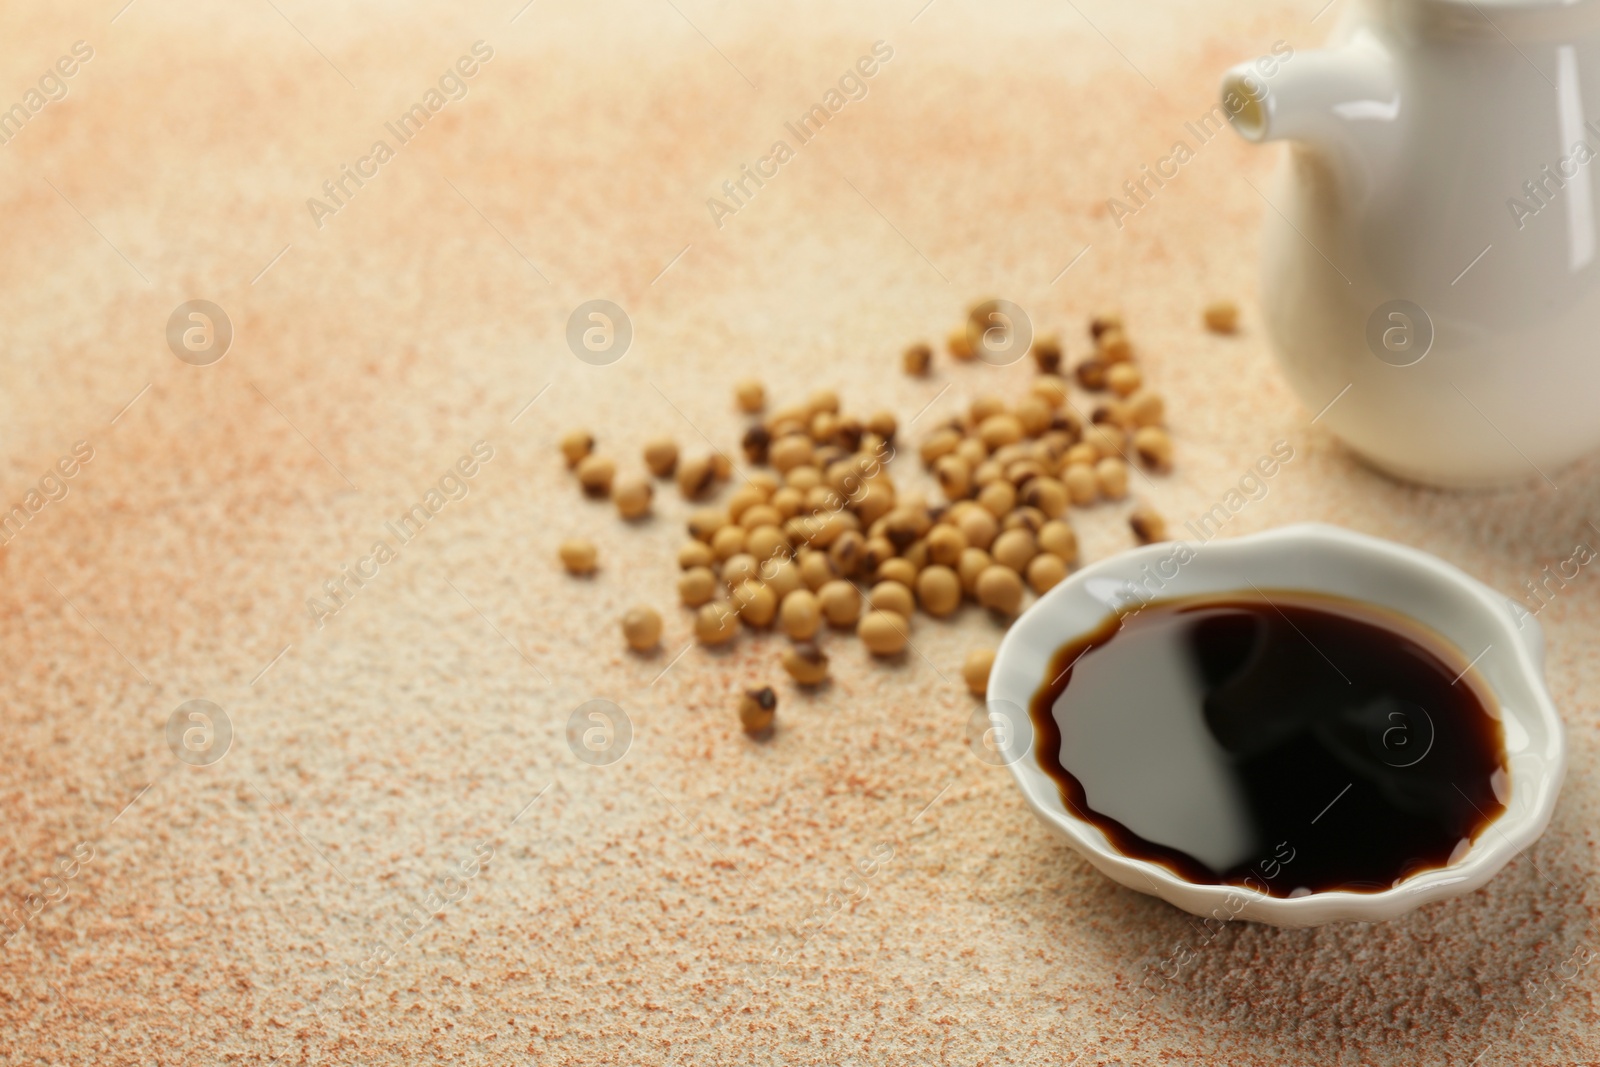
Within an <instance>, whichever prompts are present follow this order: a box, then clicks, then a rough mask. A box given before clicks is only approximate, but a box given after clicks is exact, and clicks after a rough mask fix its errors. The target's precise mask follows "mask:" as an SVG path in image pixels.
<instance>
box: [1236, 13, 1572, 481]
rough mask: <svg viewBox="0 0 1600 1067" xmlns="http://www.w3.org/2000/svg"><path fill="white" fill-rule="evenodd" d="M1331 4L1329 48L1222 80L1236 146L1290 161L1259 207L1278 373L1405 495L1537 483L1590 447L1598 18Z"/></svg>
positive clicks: (1250, 67) (1252, 66) (1245, 68)
mask: <svg viewBox="0 0 1600 1067" xmlns="http://www.w3.org/2000/svg"><path fill="white" fill-rule="evenodd" d="M1342 6H1343V7H1344V8H1345V12H1344V15H1343V18H1342V21H1341V22H1340V23H1339V25H1338V27H1337V29H1336V30H1335V31H1334V33H1333V36H1332V39H1331V41H1330V43H1329V44H1328V46H1327V47H1326V48H1324V49H1322V50H1316V51H1313V50H1301V49H1298V48H1297V49H1295V50H1294V52H1293V54H1292V55H1290V56H1289V57H1287V58H1285V57H1284V56H1283V55H1282V54H1281V53H1280V54H1279V55H1277V56H1271V57H1264V60H1266V61H1252V62H1250V63H1244V64H1240V65H1239V66H1238V67H1235V68H1234V69H1233V70H1231V71H1229V72H1228V73H1227V75H1226V76H1225V77H1224V79H1223V99H1224V106H1225V108H1226V109H1227V110H1229V111H1230V121H1231V122H1232V123H1233V125H1234V127H1235V128H1236V129H1237V130H1238V131H1239V132H1240V133H1241V134H1242V135H1243V136H1244V137H1246V138H1247V139H1249V140H1252V141H1271V140H1285V141H1287V142H1289V150H1288V152H1287V155H1286V157H1285V159H1284V160H1283V162H1282V164H1281V166H1280V168H1279V171H1278V173H1277V175H1276V178H1275V179H1274V181H1273V182H1271V183H1270V184H1268V185H1267V186H1266V187H1264V188H1261V189H1260V190H1259V191H1260V192H1261V193H1262V195H1263V196H1264V197H1265V198H1266V199H1267V200H1268V201H1269V203H1270V205H1271V206H1270V207H1267V208H1265V216H1264V217H1265V228H1264V232H1263V237H1262V265H1263V274H1262V299H1263V307H1264V311H1265V315H1266V321H1267V325H1268V329H1269V331H1270V333H1271V335H1272V338H1273V342H1274V345H1275V348H1276V350H1277V353H1278V356H1279V359H1280V362H1281V364H1282V367H1283V370H1284V373H1285V374H1286V375H1287V377H1288V379H1289V382H1290V383H1291V385H1292V386H1293V388H1294V390H1295V392H1296V393H1297V394H1298V395H1299V396H1300V398H1301V400H1302V401H1303V402H1304V404H1305V405H1306V406H1307V407H1308V408H1309V409H1310V410H1311V411H1312V412H1314V413H1321V414H1320V416H1319V418H1318V421H1319V422H1320V423H1321V424H1322V425H1326V426H1328V427H1329V428H1330V429H1332V430H1333V431H1334V432H1335V433H1336V434H1338V436H1339V437H1340V438H1342V439H1343V440H1344V441H1345V442H1346V443H1347V444H1348V445H1350V446H1351V447H1352V448H1354V449H1355V450H1356V451H1357V452H1358V453H1360V454H1361V455H1362V456H1364V457H1366V458H1367V459H1368V460H1370V461H1371V462H1372V463H1374V464H1375V465H1377V466H1379V467H1381V468H1383V469H1386V470H1388V471H1390V472H1391V473H1394V474H1396V475H1399V476H1401V477H1403V478H1406V479H1410V480H1415V481H1421V482H1424V483H1430V484H1435V485H1442V486H1487V485H1497V484H1507V483H1515V482H1520V481H1524V480H1528V479H1539V478H1545V479H1547V480H1549V481H1551V482H1556V481H1557V480H1558V479H1557V475H1558V474H1559V471H1560V468H1561V467H1562V466H1563V465H1564V464H1566V463H1568V462H1570V461H1571V460H1574V459H1576V458H1577V457H1579V456H1581V455H1583V454H1584V453H1586V452H1589V451H1591V450H1593V449H1595V448H1597V447H1600V417H1596V414H1595V412H1596V407H1597V401H1600V358H1596V353H1595V351H1594V345H1595V338H1596V336H1597V335H1600V285H1597V280H1600V273H1597V272H1600V262H1597V256H1596V253H1597V235H1596V216H1597V212H1596V202H1595V195H1596V189H1597V187H1600V180H1597V178H1596V175H1595V171H1596V169H1597V168H1600V160H1596V159H1594V158H1593V157H1594V156H1596V155H1600V2H1597V0H1571V2H1561V0H1520V2H1517V0H1476V2H1473V0H1356V2H1354V3H1351V2H1349V0H1347V2H1346V3H1345V4H1344V5H1342ZM1335 10H1336V11H1337V10H1338V9H1335ZM1330 14H1331V13H1330ZM1297 43H1298V42H1290V44H1291V45H1293V44H1297Z"/></svg>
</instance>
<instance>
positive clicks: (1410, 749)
mask: <svg viewBox="0 0 1600 1067" xmlns="http://www.w3.org/2000/svg"><path fill="white" fill-rule="evenodd" d="M1474 651H1476V650H1474ZM1029 714H1030V717H1031V718H1032V720H1033V726H1034V730H1035V738H1036V739H1037V740H1036V748H1037V752H1038V759H1039V762H1040V765H1041V766H1042V767H1043V768H1044V770H1045V771H1046V772H1047V773H1048V774H1049V775H1050V776H1051V777H1052V778H1054V779H1055V780H1056V782H1057V783H1058V784H1059V785H1060V787H1061V796H1062V799H1063V801H1065V803H1066V806H1067V810H1069V811H1071V812H1072V813H1073V814H1075V815H1077V816H1078V817H1079V818H1081V819H1084V820H1085V821H1087V822H1090V823H1093V824H1094V825H1095V826H1097V827H1099V828H1100V829H1101V830H1102V831H1104V833H1105V834H1106V837H1107V838H1108V839H1109V840H1110V841H1111V843H1112V844H1113V846H1114V847H1115V848H1116V849H1117V850H1118V851H1120V852H1122V853H1123V854H1124V855H1127V856H1132V857H1135V858H1138V859H1144V860H1150V861H1153V862H1155V863H1160V864H1162V865H1164V866H1166V867H1168V868H1169V869H1171V870H1172V871H1174V872H1175V873H1177V874H1178V875H1179V876H1180V877H1183V878H1185V879H1187V880H1188V881H1191V882H1198V883H1207V884H1222V885H1241V886H1248V887H1250V888H1251V889H1254V890H1257V891H1260V892H1265V893H1268V894H1270V895H1272V896H1283V897H1288V896H1303V895H1305V894H1306V893H1308V892H1322V891H1326V890H1336V889H1337V890H1347V891H1354V892H1376V891H1379V890H1383V889H1388V888H1390V887H1391V886H1392V885H1394V884H1395V883H1396V882H1398V881H1400V880H1401V879H1404V878H1406V877H1408V876H1409V875H1412V874H1415V873H1417V872H1418V871H1422V870H1427V869H1431V868H1437V867H1444V866H1448V865H1449V864H1450V863H1451V862H1452V860H1453V859H1460V856H1461V854H1462V853H1464V852H1465V851H1466V848H1467V847H1468V846H1469V845H1470V844H1471V842H1472V841H1473V840H1474V839H1475V838H1476V837H1477V836H1478V834H1480V833H1482V832H1483V831H1484V829H1485V828H1486V827H1487V826H1488V824H1489V823H1490V822H1491V821H1493V820H1494V818H1495V817H1496V816H1498V815H1499V814H1500V813H1501V812H1502V811H1504V810H1505V806H1504V804H1503V802H1502V800H1501V798H1503V797H1505V796H1508V795H1509V784H1510V779H1509V774H1508V771H1507V769H1506V759H1505V744H1504V739H1503V736H1502V732H1501V726H1500V720H1499V712H1498V707H1497V705H1496V704H1495V702H1494V698H1493V696H1492V695H1491V694H1490V693H1489V691H1488V689H1487V687H1486V686H1485V684H1484V683H1483V682H1482V680H1481V679H1480V678H1479V677H1478V676H1477V674H1476V672H1475V671H1473V670H1471V669H1469V668H1468V660H1467V657H1466V656H1464V655H1462V653H1461V651H1460V650H1458V649H1457V648H1455V647H1454V646H1453V645H1451V644H1449V643H1448V642H1447V641H1445V640H1444V638H1442V637H1440V636H1438V635H1437V634H1434V633H1432V632H1431V631H1429V630H1427V629H1426V628H1424V627H1423V626H1421V625H1420V624H1419V623H1417V622H1415V621H1413V620H1410V619H1407V618H1404V617H1402V616H1399V615H1395V614H1392V613H1389V612H1387V611H1385V610H1384V609H1381V608H1378V607H1375V606H1373V605H1368V604H1362V603H1358V602H1355V601H1349V600H1343V599H1339V598H1336V597H1330V596H1323V595H1320V594H1314V593H1301V592H1288V591H1278V590H1274V591H1271V592H1270V593H1265V594H1263V595H1262V596H1250V595H1238V594H1228V595H1216V596H1203V597H1193V598H1186V599H1177V600H1166V601H1152V602H1150V603H1147V604H1145V605H1144V606H1142V607H1140V608H1137V609H1134V610H1131V611H1128V612H1126V613H1123V614H1121V615H1116V616H1113V617H1111V618H1109V619H1107V621H1106V622H1105V623H1104V624H1103V625H1102V626H1101V627H1100V628H1098V629H1097V630H1095V631H1094V632H1092V633H1090V634H1087V635H1085V636H1083V637H1080V638H1077V639H1075V640H1073V641H1071V642H1069V643H1068V644H1066V645H1065V646H1063V647H1062V648H1061V650H1060V651H1059V652H1058V653H1057V654H1056V655H1055V657H1054V658H1053V660H1052V663H1051V666H1050V672H1049V674H1048V675H1046V677H1045V680H1044V684H1043V685H1042V686H1041V687H1040V689H1039V691H1038V693H1037V694H1036V695H1035V696H1034V698H1033V701H1032V705H1031V707H1030V708H1029Z"/></svg>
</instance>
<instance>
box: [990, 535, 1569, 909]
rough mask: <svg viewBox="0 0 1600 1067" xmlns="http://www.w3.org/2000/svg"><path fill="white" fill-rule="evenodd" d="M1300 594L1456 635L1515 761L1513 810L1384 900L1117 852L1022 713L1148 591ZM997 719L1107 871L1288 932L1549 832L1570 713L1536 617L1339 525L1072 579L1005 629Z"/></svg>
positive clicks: (1473, 866) (1007, 747)
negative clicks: (1061, 652)
mask: <svg viewBox="0 0 1600 1067" xmlns="http://www.w3.org/2000/svg"><path fill="white" fill-rule="evenodd" d="M1252 587H1255V588H1259V589H1260V590H1262V591H1263V592H1265V593H1266V594H1267V595H1268V596H1269V597H1270V595H1271V591H1272V590H1273V589H1298V590H1309V591H1313V592H1321V593H1329V594H1333V595H1336V596H1342V597H1349V598H1353V599H1357V600H1363V601H1367V602H1369V603H1372V604H1376V605H1379V606H1381V607H1385V608H1388V609H1390V610H1392V611H1395V612H1398V613H1400V614H1402V615H1407V616H1410V617H1411V618H1413V619H1416V620H1418V621H1419V622H1421V623H1423V624H1424V625H1426V626H1428V627H1430V628H1431V629H1433V630H1434V631H1435V632H1437V633H1438V634H1440V635H1442V636H1443V637H1445V638H1446V639H1447V640H1449V641H1450V642H1451V643H1453V644H1454V645H1455V646H1456V647H1457V648H1458V649H1459V650H1460V651H1461V653H1462V657H1463V660H1464V661H1471V660H1473V659H1476V663H1475V665H1474V666H1473V667H1472V668H1471V669H1473V670H1475V671H1477V672H1478V673H1479V674H1480V675H1481V676H1482V678H1483V680H1484V682H1485V683H1486V684H1487V686H1488V688H1489V690H1490V691H1491V692H1493V693H1494V694H1495V696H1496V698H1497V699H1498V701H1499V705H1500V711H1501V715H1502V719H1501V722H1502V725H1503V727H1504V731H1505V743H1506V754H1507V759H1508V761H1509V764H1510V774H1509V783H1508V789H1509V795H1508V796H1506V797H1503V798H1502V799H1503V800H1504V802H1505V804H1506V810H1505V812H1504V813H1503V814H1501V815H1500V816H1499V817H1498V818H1497V819H1495V820H1494V822H1492V823H1491V824H1490V825H1489V827H1488V828H1487V829H1485V830H1484V831H1483V832H1482V833H1481V834H1480V835H1479V836H1478V838H1477V840H1476V841H1474V842H1473V844H1472V846H1471V847H1470V848H1469V849H1468V850H1467V851H1466V853H1465V855H1463V856H1461V857H1460V858H1459V859H1458V861H1457V862H1455V863H1453V864H1451V865H1450V866H1448V867H1444V868H1440V869H1436V870H1431V871H1425V872H1423V873H1420V874H1417V875H1413V876H1412V877H1410V878H1407V879H1405V880H1403V881H1402V882H1400V883H1399V884H1398V885H1396V886H1395V887H1393V888H1391V889H1387V890H1384V891H1382V892H1375V893H1350V892H1327V893H1311V894H1310V895H1307V896H1302V897H1297V898H1292V899H1290V898H1283V897H1270V896H1266V895H1265V894H1262V893H1256V892H1250V891H1247V890H1243V889H1239V888H1236V887H1230V886H1216V885H1197V884H1194V883H1192V882H1188V881H1186V880H1184V879H1183V878H1181V877H1179V876H1178V875H1176V874H1174V873H1173V872H1172V871H1170V870H1168V869H1167V868H1165V867H1163V866H1160V865H1159V864H1155V863H1150V862H1147V861H1144V860H1138V859H1133V858H1130V857H1128V856H1125V855H1122V854H1121V853H1119V852H1117V851H1116V850H1115V849H1113V848H1112V847H1111V845H1110V844H1109V843H1108V842H1107V840H1106V838H1105V836H1104V834H1102V833H1101V831H1100V830H1099V829H1098V828H1097V827H1095V826H1093V825H1092V824H1090V823H1087V822H1085V821H1083V820H1082V819H1079V818H1077V817H1076V816H1074V815H1072V814H1071V813H1070V812H1068V811H1067V809H1066V807H1065V806H1064V805H1063V803H1062V800H1061V794H1060V791H1059V789H1058V787H1057V785H1056V783H1055V781H1054V780H1053V779H1051V778H1050V777H1049V776H1048V775H1047V774H1046V773H1045V772H1044V770H1043V769H1042V768H1041V767H1040V765H1039V761H1038V758H1037V756H1036V754H1035V753H1034V752H1033V748H1032V729H1031V725H1030V724H1029V723H1028V721H1027V713H1026V710H1025V709H1026V708H1027V706H1028V703H1029V701H1030V700H1031V698H1032V697H1033V695H1034V693H1035V692H1036V691H1037V690H1038V688H1039V686H1040V684H1041V683H1042V682H1043V681H1044V675H1045V673H1046V671H1047V670H1048V667H1049V663H1050V659H1051V657H1052V656H1053V655H1054V654H1055V652H1056V650H1057V649H1059V648H1060V647H1061V646H1062V645H1063V644H1064V643H1066V642H1067V641H1068V640H1070V639H1071V638H1073V637H1074V636H1076V635H1078V634H1081V633H1083V632H1085V631H1088V630H1091V629H1093V628H1094V627H1095V626H1096V625H1097V624H1099V623H1100V622H1101V621H1102V620H1103V619H1105V617H1106V616H1107V615H1108V614H1111V613H1112V612H1114V611H1116V610H1118V609H1119V608H1126V607H1128V606H1130V605H1135V604H1138V603H1141V602H1143V601H1145V600H1149V599H1157V598H1160V599H1164V598H1168V597H1176V596H1189V595H1193V594H1197V593H1233V592H1243V593H1246V594H1248V593H1250V592H1251V590H1252ZM988 703H989V714H990V719H991V722H992V723H993V724H994V727H995V730H994V736H995V738H996V739H997V742H998V744H999V746H1000V750H1001V755H1002V756H1003V758H1004V760H1005V762H1006V763H1007V764H1008V766H1009V767H1010V768H1011V773H1012V775H1013V777H1014V778H1015V779H1016V782H1017V785H1018V786H1019V787H1020V788H1021V789H1022V794H1023V796H1024V797H1025V798H1026V799H1027V801H1028V804H1029V806H1030V807H1032V808H1033V810H1034V812H1035V813H1036V814H1037V815H1038V816H1039V818H1040V819H1042V820H1043V821H1044V822H1045V823H1046V824H1047V825H1048V826H1050V827H1052V828H1053V829H1056V830H1058V831H1060V832H1061V833H1062V834H1063V835H1065V836H1066V838H1067V841H1068V842H1069V843H1070V844H1071V845H1072V847H1073V848H1075V849H1076V850H1077V851H1079V852H1081V853H1082V854H1083V855H1084V856H1085V857H1087V858H1088V860H1089V862H1091V863H1092V864H1094V865H1095V867H1097V868H1099V869H1100V870H1101V871H1102V872H1103V873H1105V874H1106V875H1107V876H1109V877H1111V878H1113V879H1115V880H1116V881H1118V882H1120V883H1122V884H1123V885H1125V886H1128V887H1129V888H1131V889H1137V890H1139V891H1140V892H1143V893H1152V894H1154V895H1155V896H1158V897H1160V898H1161V899H1163V900H1166V901H1168V902H1169V903H1172V904H1175V905H1177V906H1178V907H1180V908H1183V909H1184V910H1186V911H1189V912H1193V913H1194V914H1196V915H1201V916H1206V917H1208V918H1216V919H1221V920H1227V919H1231V918H1243V919H1253V920H1257V921H1260V922H1266V923H1272V924H1275V925H1279V926H1314V925H1319V924H1321V923H1328V922H1336V921H1341V920H1360V921H1367V922H1375V921H1379V920H1383V919H1389V918H1393V917H1394V916H1396V915H1399V914H1401V913H1403V912H1406V911H1409V910H1411V909H1412V908H1415V907H1418V906H1419V905H1422V904H1426V903H1428V902H1430V901H1435V900H1441V899H1444V898H1446V897H1450V896H1454V895H1456V894H1458V893H1464V892H1468V891H1470V890H1473V889H1476V888H1478V887H1479V886H1481V885H1483V884H1484V883H1485V882H1487V881H1488V880H1489V878H1490V877H1491V876H1492V875H1493V874H1494V873H1495V872H1496V871H1498V870H1499V869H1500V868H1501V867H1503V866H1504V865H1505V864H1506V863H1507V862H1508V861H1509V860H1510V859H1511V858H1512V857H1513V856H1515V855H1516V854H1517V853H1518V852H1519V851H1521V850H1522V849H1524V848H1526V847H1527V846H1528V845H1530V844H1532V843H1533V842H1534V841H1535V840H1536V839H1537V838H1538V837H1539V835H1540V834H1541V833H1542V832H1543V831H1544V828H1545V826H1546V824H1547V823H1548V822H1549V820H1550V815H1551V812H1552V810H1553V809H1554V807H1555V801H1556V794H1557V792H1558V791H1559V789H1560V786H1561V780H1562V776H1563V774H1564V771H1565V766H1566V757H1565V746H1564V740H1563V733H1562V726H1561V720H1560V718H1559V717H1558V716H1557V714H1556V710H1555V707H1554V705H1553V704H1552V703H1551V700H1550V696H1549V693H1548V692H1547V691H1546V689H1545V685H1544V645H1543V638H1542V635H1541V633H1540V630H1539V626H1538V623H1537V622H1536V621H1534V620H1533V619H1532V617H1531V616H1529V615H1528V614H1527V612H1526V611H1523V612H1521V613H1520V618H1519V615H1518V614H1517V613H1516V612H1514V611H1513V609H1512V602H1511V601H1510V600H1508V599H1507V598H1506V597H1504V596H1502V595H1501V594H1499V593H1496V592H1495V591H1493V590H1492V589H1490V588H1489V587H1487V586H1485V585H1483V584H1482V583H1481V582H1478V581H1477V580H1476V579H1474V578H1471V577H1469V576H1468V575H1466V574H1465V573H1463V572H1462V571H1460V570H1458V569H1457V568H1455V567H1453V566H1451V565H1449V564H1447V563H1445V562H1444V561H1442V560H1440V559H1438V558H1437V557H1435V556H1431V555H1429V554H1427V553H1425V552H1421V551H1418V550H1417V549H1414V548H1408V547H1406V546H1404V545H1399V544H1395V543H1393V542H1389V541H1383V540H1379V539H1377V538H1373V537H1368V536H1365V535H1363V534H1357V533H1352V532H1350V531H1348V530H1344V529H1341V528H1339V527H1335V526H1326V525H1318V524H1306V525H1298V526H1287V527H1282V528H1280V529H1277V530H1271V531H1268V532H1266V533H1260V534H1255V535H1252V536H1249V537H1240V538H1236V539H1232V540H1228V541H1217V542H1211V543H1209V544H1205V545H1187V546H1180V545H1177V544H1174V543H1167V544H1157V545H1150V546H1148V547H1145V548H1141V549H1137V550H1135V551H1132V552H1126V553H1123V554H1122V555H1119V556H1115V557H1113V558H1111V559H1107V560H1102V561H1100V562H1098V563H1095V564H1092V565H1091V566H1088V567H1085V568H1084V569H1082V570H1080V571H1078V572H1077V573H1075V574H1073V575H1072V576H1070V577H1069V578H1067V579H1066V580H1065V581H1063V582H1062V583H1061V584H1059V585H1057V586H1056V587H1055V588H1053V589H1051V590H1050V592H1048V593H1046V594H1045V595H1044V596H1043V597H1041V598H1039V600H1038V601H1037V602H1036V603H1035V604H1034V605H1033V607H1031V608H1029V609H1028V611H1026V612H1024V613H1023V615H1022V616H1021V617H1020V618H1019V619H1018V620H1017V621H1016V622H1015V623H1014V624H1013V625H1012V627H1011V629H1010V631H1008V632H1007V634H1006V637H1005V640H1004V641H1002V642H1001V644H1000V649H999V651H998V653H997V655H996V657H995V663H994V668H993V670H992V672H991V674H990V677H989V691H988Z"/></svg>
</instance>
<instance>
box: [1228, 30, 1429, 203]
mask: <svg viewBox="0 0 1600 1067" xmlns="http://www.w3.org/2000/svg"><path fill="white" fill-rule="evenodd" d="M1222 106H1223V110H1224V111H1226V112H1227V114H1228V120H1229V122H1230V123H1232V125H1233V128H1234V129H1235V130H1237V131H1238V132H1239V135H1240V136H1241V137H1243V138H1244V139H1245V140H1247V141H1253V142H1257V143H1260V142H1265V141H1280V140H1285V141H1297V142H1300V143H1302V144H1305V145H1308V146H1310V147H1312V148H1314V149H1318V150H1321V151H1322V152H1324V153H1326V154H1327V155H1329V156H1330V157H1332V158H1333V160H1334V161H1335V162H1336V163H1338V164H1342V166H1343V169H1345V170H1346V171H1347V172H1348V173H1349V174H1350V176H1351V177H1352V178H1354V179H1355V180H1356V182H1357V183H1358V185H1359V186H1360V187H1364V188H1371V184H1372V182H1373V181H1374V180H1376V179H1377V178H1378V176H1379V174H1380V172H1381V170H1382V168H1383V167H1384V166H1385V165H1386V163H1387V159H1388V157H1389V155H1390V153H1391V151H1392V148H1393V145H1394V143H1395V130H1396V128H1397V122H1398V120H1399V118H1400V88H1399V79H1398V77H1397V76H1396V72H1395V64H1394V58H1393V56H1392V55H1391V53H1390V51H1389V49H1388V48H1387V47H1385V46H1384V44H1383V43H1382V42H1381V41H1379V40H1378V39H1377V38H1376V37H1375V36H1373V35H1372V34H1371V33H1359V34H1358V35H1357V36H1356V37H1354V38H1353V39H1352V40H1351V41H1350V42H1349V43H1347V44H1344V45H1341V46H1339V47H1337V48H1331V49H1327V50H1324V51H1317V52H1302V53H1295V52H1289V53H1288V54H1287V55H1284V54H1282V53H1278V54H1275V55H1272V56H1263V57H1262V58H1260V59H1257V60H1252V61H1250V62H1247V63H1241V64H1239V65H1238V66H1236V67H1234V68H1233V69H1232V70H1229V71H1228V72H1227V73H1226V74H1225V75H1223V78H1222Z"/></svg>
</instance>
